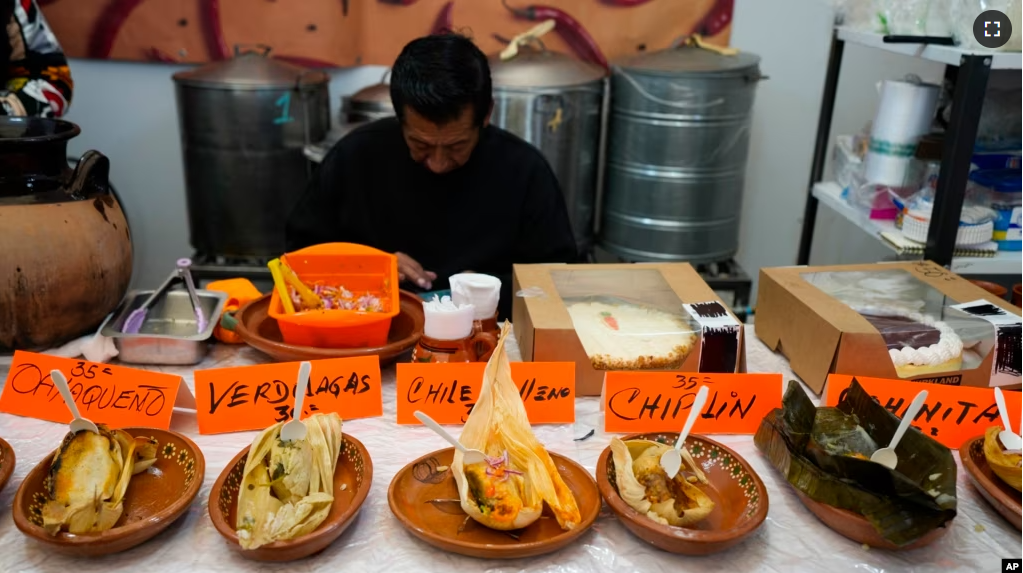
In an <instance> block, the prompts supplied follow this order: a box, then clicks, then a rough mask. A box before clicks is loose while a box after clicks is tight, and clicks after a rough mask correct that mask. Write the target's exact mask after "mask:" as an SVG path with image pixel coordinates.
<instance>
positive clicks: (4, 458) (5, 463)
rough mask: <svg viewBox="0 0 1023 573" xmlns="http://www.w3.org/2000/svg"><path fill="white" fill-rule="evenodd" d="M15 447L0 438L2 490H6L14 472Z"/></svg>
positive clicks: (0, 479) (0, 487)
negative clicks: (5, 487)
mask: <svg viewBox="0 0 1023 573" xmlns="http://www.w3.org/2000/svg"><path fill="white" fill-rule="evenodd" d="M14 464H15V458H14V448H12V447H11V445H10V444H8V443H7V442H5V441H4V440H3V438H0V491H3V490H4V486H5V485H7V480H9V479H11V474H13V473H14Z"/></svg>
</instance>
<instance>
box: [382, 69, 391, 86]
mask: <svg viewBox="0 0 1023 573" xmlns="http://www.w3.org/2000/svg"><path fill="white" fill-rule="evenodd" d="M390 76H391V68H387V69H386V70H384V75H382V76H380V83H382V84H386V83H389V82H388V81H387V78H389V77H390Z"/></svg>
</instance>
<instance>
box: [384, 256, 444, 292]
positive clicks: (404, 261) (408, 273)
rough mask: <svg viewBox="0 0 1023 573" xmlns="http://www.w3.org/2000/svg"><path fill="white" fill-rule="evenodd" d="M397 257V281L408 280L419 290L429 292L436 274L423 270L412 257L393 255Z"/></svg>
mask: <svg viewBox="0 0 1023 573" xmlns="http://www.w3.org/2000/svg"><path fill="white" fill-rule="evenodd" d="M394 255H395V256H396V257H398V280H400V281H405V280H409V281H412V282H414V283H416V284H417V285H419V286H420V288H424V289H427V290H429V289H430V287H431V286H432V285H433V281H435V280H437V273H434V272H431V271H428V270H425V269H423V266H422V265H420V264H419V263H417V262H416V261H415V259H413V258H412V257H410V256H408V255H406V254H405V253H394Z"/></svg>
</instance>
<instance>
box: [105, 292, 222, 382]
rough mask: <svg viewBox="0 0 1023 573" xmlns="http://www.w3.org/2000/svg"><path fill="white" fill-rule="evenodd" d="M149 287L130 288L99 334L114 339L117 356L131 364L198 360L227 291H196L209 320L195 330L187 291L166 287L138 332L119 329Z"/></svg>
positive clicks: (215, 323) (189, 362)
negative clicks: (200, 328) (166, 289)
mask: <svg viewBox="0 0 1023 573" xmlns="http://www.w3.org/2000/svg"><path fill="white" fill-rule="evenodd" d="M152 293H153V291H151V290H144V291H132V292H130V293H128V296H126V297H125V299H124V302H122V303H121V306H120V307H119V308H118V309H117V312H115V313H114V314H112V315H111V316H110V318H109V319H108V320H107V322H106V323H104V324H103V327H102V328H101V329H100V334H102V335H103V336H107V337H110V338H112V339H113V340H114V344H115V345H116V346H117V350H118V352H119V354H118V356H117V358H118V359H119V360H121V361H122V362H128V363H132V364H176V365H180V364H198V363H199V362H201V361H202V359H203V358H205V356H206V353H207V351H208V350H209V344H208V342H207V341H208V340H209V339H210V337H211V336H213V329H214V328H215V327H216V325H217V322H218V321H219V320H220V314H221V312H222V311H223V310H224V304H225V303H226V302H227V293H223V292H216V291H208V290H200V291H196V294H197V295H198V297H199V304H200V305H201V306H202V309H203V313H204V314H205V315H206V317H207V319H208V320H209V322H208V324H207V325H206V328H205V329H203V331H202V332H199V329H198V323H197V322H196V320H195V313H194V312H193V310H192V302H191V300H189V297H188V291H186V290H184V289H180V290H170V291H168V292H167V294H165V295H164V296H163V297H162V298H160V299H158V300H157V301H156V302H155V303H154V304H153V306H152V307H150V309H149V312H148V313H147V314H146V320H145V322H144V323H143V324H142V328H140V329H139V332H138V334H127V333H124V332H121V328H122V327H123V325H124V321H125V320H126V319H127V318H128V315H129V314H131V312H132V311H133V310H135V309H136V308H138V307H140V306H142V303H143V302H145V300H146V298H147V297H148V296H149V295H150V294H152Z"/></svg>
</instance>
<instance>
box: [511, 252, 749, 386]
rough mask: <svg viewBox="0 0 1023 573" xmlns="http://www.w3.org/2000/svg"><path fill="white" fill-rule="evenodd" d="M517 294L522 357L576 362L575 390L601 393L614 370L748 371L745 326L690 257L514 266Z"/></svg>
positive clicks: (516, 326)
mask: <svg viewBox="0 0 1023 573" xmlns="http://www.w3.org/2000/svg"><path fill="white" fill-rule="evenodd" d="M512 292H513V294H514V297H515V298H514V301H513V302H512V324H513V325H514V329H515V336H516V338H517V339H518V343H519V348H520V349H521V352H522V359H523V360H526V361H534V362H574V363H575V365H576V393H577V394H578V395H581V396H599V395H600V391H601V388H602V386H603V383H604V373H605V372H606V371H608V370H611V369H618V370H677V371H680V372H699V371H701V366H702V367H703V369H704V370H703V371H715V372H722V371H724V372H745V371H746V352H745V338H744V337H745V333H744V331H743V327H742V324H741V323H740V322H739V321H738V320H737V319H736V318H735V315H733V314H732V312H731V310H730V309H728V308H727V305H725V304H724V303H723V302H722V301H721V299H720V298H718V296H717V295H716V294H715V293H714V291H713V290H712V289H711V288H710V287H709V286H708V285H707V283H705V282H704V281H703V279H702V278H701V277H700V275H699V274H698V273H697V272H696V270H695V269H693V267H692V266H690V265H689V264H687V263H628V264H600V265H590V264H586V265H566V264H541V265H515V267H514V275H513V286H512ZM703 303H708V304H703ZM570 308H572V312H575V313H576V314H575V316H576V319H575V320H573V315H572V314H570ZM601 311H608V312H601ZM587 312H589V313H590V314H592V315H593V316H587V315H586V313H587ZM619 320H621V321H622V322H623V324H619V323H618V321H619ZM576 321H579V324H580V326H579V328H581V329H583V330H582V332H584V337H583V338H584V339H585V340H586V342H585V343H584V342H583V340H581V339H580V335H579V334H578V333H577V331H576V327H577V324H576ZM646 324H649V325H650V326H649V330H650V332H643V328H645V326H644V325H646ZM676 325H688V326H676ZM605 327H607V328H610V329H611V330H614V331H618V332H611V331H610V330H609V331H606V332H604V331H603V330H604V328H605ZM619 328H620V330H619ZM653 331H658V332H653ZM668 331H675V332H668ZM602 337H603V338H602ZM587 344H588V345H589V346H590V348H589V350H590V351H591V353H592V355H591V354H589V353H587V348H586V346H585V345H587ZM597 347H600V348H603V349H609V348H610V349H611V355H604V354H601V353H599V352H594V348H597ZM682 347H684V348H685V351H679V349H680V348H682ZM682 356H684V358H682ZM595 365H596V366H598V367H599V368H595V367H594V366H595Z"/></svg>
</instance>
